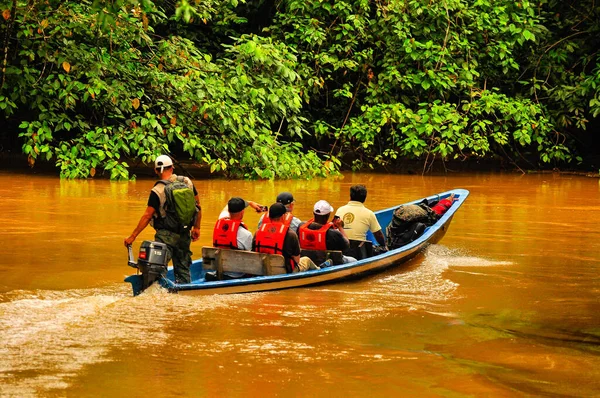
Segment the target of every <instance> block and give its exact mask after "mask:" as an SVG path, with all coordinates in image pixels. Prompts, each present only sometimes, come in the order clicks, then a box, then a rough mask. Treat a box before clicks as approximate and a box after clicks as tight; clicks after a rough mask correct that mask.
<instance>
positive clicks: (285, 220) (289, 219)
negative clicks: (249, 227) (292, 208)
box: [262, 211, 294, 227]
mask: <svg viewBox="0 0 600 398" xmlns="http://www.w3.org/2000/svg"><path fill="white" fill-rule="evenodd" d="M293 218H294V216H293V215H292V213H290V212H289V211H288V212H286V213H285V214H284V215H283V216H282V218H281V220H282V221H281V222H282V223H283V224H285V225H287V226H288V227H289V226H290V225H291V224H292V219H293ZM270 222H271V219H270V218H269V215H268V214H265V216H264V217H263V219H262V225H264V224H268V223H270Z"/></svg>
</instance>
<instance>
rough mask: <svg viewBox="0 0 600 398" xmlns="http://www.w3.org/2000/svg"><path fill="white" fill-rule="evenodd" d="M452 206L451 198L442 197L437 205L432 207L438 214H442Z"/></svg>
mask: <svg viewBox="0 0 600 398" xmlns="http://www.w3.org/2000/svg"><path fill="white" fill-rule="evenodd" d="M450 206H452V202H451V201H450V199H442V200H440V201H439V202H438V203H437V204H436V205H435V206H433V207H432V208H431V210H433V211H434V212H435V214H437V215H438V216H441V215H442V214H444V213H445V212H447V211H448V209H449V208H450Z"/></svg>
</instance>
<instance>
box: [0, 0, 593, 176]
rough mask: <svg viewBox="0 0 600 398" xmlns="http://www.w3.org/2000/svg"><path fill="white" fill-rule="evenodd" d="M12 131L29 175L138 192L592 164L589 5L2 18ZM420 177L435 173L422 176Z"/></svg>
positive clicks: (245, 8) (84, 7) (280, 6)
mask: <svg viewBox="0 0 600 398" xmlns="http://www.w3.org/2000/svg"><path fill="white" fill-rule="evenodd" d="M0 8H1V9H2V10H3V14H2V16H3V18H1V19H0V38H3V39H4V44H5V45H4V52H3V54H4V55H5V57H6V68H3V71H2V86H1V88H0V114H2V115H4V117H5V120H6V122H7V125H14V126H15V127H17V126H18V130H19V132H18V135H19V138H20V140H21V141H20V144H21V145H22V151H23V153H24V154H26V155H27V156H28V158H29V162H30V164H31V165H32V166H33V165H34V164H35V162H36V161H38V160H44V161H52V162H55V163H56V165H57V167H58V168H59V169H60V170H61V175H62V176H64V177H67V178H87V177H90V176H91V177H93V176H94V175H95V174H96V173H97V170H98V172H104V173H106V174H107V175H110V177H111V178H113V179H127V178H131V176H130V174H129V171H128V168H129V165H130V164H131V162H132V161H133V160H137V159H139V160H141V161H144V162H151V160H152V159H153V158H154V157H155V156H157V155H158V154H160V153H164V152H169V153H174V154H176V155H177V156H178V157H187V158H190V159H193V160H195V161H196V162H198V163H202V164H205V165H206V166H207V167H209V168H210V170H211V171H212V172H218V173H222V174H224V175H226V176H228V177H235V178H310V177H312V176H325V175H329V174H331V173H336V172H337V170H338V168H339V167H341V166H342V160H343V161H344V162H346V164H351V165H353V167H356V168H362V167H378V166H384V167H387V166H394V165H395V164H396V163H397V162H398V161H399V160H400V159H403V158H412V159H419V160H421V161H422V162H424V165H425V166H427V164H430V163H431V162H433V161H434V159H442V160H451V159H459V160H465V159H469V158H473V157H477V158H503V159H508V160H509V161H511V162H513V163H515V164H518V163H521V162H523V161H527V162H529V164H535V163H538V164H540V165H543V164H548V165H552V166H556V165H564V164H567V163H568V162H572V161H573V160H575V161H577V162H578V163H582V162H583V161H584V159H582V158H581V156H578V154H577V153H576V152H575V146H574V141H573V140H572V139H571V137H572V136H573V132H574V131H575V132H578V131H579V132H580V131H582V130H583V129H585V128H586V126H587V125H588V124H589V123H590V121H591V120H594V119H596V118H597V116H598V115H599V114H600V89H599V87H600V62H599V61H600V56H599V55H598V52H597V48H598V46H599V44H600V43H598V40H600V39H598V38H599V37H600V35H599V34H598V33H600V32H599V30H600V23H598V18H593V16H594V15H595V16H597V15H598V13H600V6H599V5H596V4H595V2H593V1H591V0H584V1H581V2H576V1H575V0H567V1H566V2H565V1H561V2H559V1H557V0H541V1H540V2H536V3H532V2H530V1H518V2H515V1H512V0H510V1H509V0H497V1H492V0H476V1H472V0H470V1H467V0H441V1H435V2H432V1H429V0H391V1H388V2H370V1H367V0H344V1H334V2H328V1H315V0H311V1H306V0H277V1H272V0H265V1H260V2H250V3H246V2H245V1H240V0H207V1H202V2H200V1H196V0H194V1H190V0H185V1H180V2H177V3H174V2H171V1H160V0H155V1H151V0H115V1H112V2H100V1H96V0H94V1H92V0H87V1H83V2H73V1H57V0H48V1H40V0H34V1H28V2H25V1H16V0H10V1H7V0H3V1H0ZM424 169H425V168H424Z"/></svg>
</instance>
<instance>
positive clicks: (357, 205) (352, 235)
mask: <svg viewBox="0 0 600 398" xmlns="http://www.w3.org/2000/svg"><path fill="white" fill-rule="evenodd" d="M366 200H367V187H365V186H364V185H353V186H352V187H350V202H348V204H347V205H345V206H342V207H340V208H339V209H337V212H336V213H335V215H336V216H338V217H340V218H341V219H342V221H343V222H344V231H345V232H346V234H347V236H348V239H350V240H356V241H364V240H366V239H367V232H368V231H371V232H372V233H373V236H375V239H376V240H377V243H379V244H380V245H381V247H382V248H386V245H385V237H384V236H383V232H381V225H379V221H377V217H376V216H375V213H373V212H372V211H371V210H369V209H367V208H366V207H365V205H364V203H365V201H366Z"/></svg>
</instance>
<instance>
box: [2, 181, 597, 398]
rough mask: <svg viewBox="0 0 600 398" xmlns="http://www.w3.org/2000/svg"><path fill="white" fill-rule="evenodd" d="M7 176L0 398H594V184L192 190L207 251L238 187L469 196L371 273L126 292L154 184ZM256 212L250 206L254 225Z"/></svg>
mask: <svg viewBox="0 0 600 398" xmlns="http://www.w3.org/2000/svg"><path fill="white" fill-rule="evenodd" d="M0 176H1V177H2V180H3V184H2V187H0V198H1V199H2V204H3V211H2V212H1V214H0V223H1V225H2V227H1V228H0V243H1V247H2V253H1V255H0V396H8V397H10V396H15V397H27V396H44V397H54V396H60V397H62V396H73V397H79V396H89V397H92V396H93V397H97V396H111V397H132V396H133V397H141V396H165V397H171V396H178V397H181V396H194V397H270V396H278V397H289V396H293V397H307V396H311V397H328V398H332V397H344V398H346V397H390V396H418V397H447V396H453V397H454V396H486V397H488V396H489V397H504V396H506V397H509V396H510V397H512V396H562V397H581V396H587V397H591V396H600V277H599V272H600V232H599V226H598V225H599V223H600V183H599V182H600V180H598V179H592V178H585V177H578V176H564V175H553V174H544V175H520V174H517V175H515V174H456V175H454V174H452V175H447V176H439V177H436V176H425V177H422V176H408V175H386V174H350V173H349V174H345V175H344V176H342V177H339V178H330V179H325V180H310V181H276V182H270V181H259V182H248V181H226V180H219V179H211V180H195V184H196V187H197V189H198V191H199V194H200V198H201V202H202V209H203V218H202V236H201V238H200V241H199V242H196V243H193V244H192V251H193V252H194V253H195V255H194V257H195V258H196V257H197V256H198V255H199V254H200V253H201V248H202V246H203V245H210V243H211V238H212V229H213V226H214V222H215V220H216V217H217V216H218V214H219V212H220V211H221V209H222V208H223V206H224V205H225V204H226V202H227V200H228V199H229V197H231V196H242V197H244V198H246V199H250V200H254V201H257V202H260V203H263V204H265V205H270V204H271V203H272V202H273V201H274V199H275V197H276V196H277V194H278V192H280V191H284V190H285V191H291V192H293V194H294V196H295V198H296V209H295V214H296V215H297V216H298V217H299V218H300V219H303V220H306V219H307V218H309V217H310V216H311V212H312V206H313V204H314V203H315V202H316V201H317V200H319V199H326V200H328V201H329V202H330V203H331V204H332V205H333V206H334V207H335V208H337V207H339V206H341V205H343V204H345V203H346V202H347V201H348V200H349V197H348V196H349V194H348V191H349V187H350V186H351V185H353V184H356V183H363V184H365V185H366V186H367V188H368V189H369V193H368V197H367V201H366V205H367V206H368V207H369V208H371V209H373V210H377V209H381V208H387V207H391V206H394V205H397V204H401V203H404V202H407V201H410V200H415V199H419V198H421V197H424V196H428V195H430V194H434V193H437V192H442V191H446V190H449V189H452V188H464V189H468V190H469V191H470V192H471V195H470V196H469V198H468V200H467V202H466V203H465V204H464V205H463V206H462V207H461V208H460V210H459V211H458V213H457V214H456V215H455V216H454V219H453V221H452V224H451V225H450V228H449V231H448V233H447V234H446V236H445V237H444V239H442V240H441V241H440V243H439V244H437V245H432V246H430V247H429V248H428V249H427V250H426V251H425V252H424V253H423V254H421V255H419V256H417V257H416V258H414V259H413V260H411V261H409V262H408V263H405V264H403V265H401V266H400V267H398V268H395V269H393V270H390V271H387V272H385V273H382V274H378V275H374V276H370V277H368V278H366V279H362V280H358V281H352V282H345V283H339V284H332V285H325V286H320V287H314V288H303V289H290V290H284V291H276V292H267V293H255V294H243V295H230V296H185V295H175V294H168V293H166V292H164V291H162V290H160V289H154V290H152V291H149V292H146V293H144V294H142V295H140V296H138V297H132V295H131V289H130V286H129V285H128V284H126V283H124V282H123V279H124V278H125V277H126V276H127V275H129V274H130V273H131V271H132V269H131V268H130V267H128V266H127V253H126V250H125V248H124V247H123V238H125V237H126V236H128V235H129V233H130V232H131V231H132V229H133V228H134V226H135V225H136V223H137V222H138V220H139V218H140V216H141V215H142V212H143V211H144V209H145V207H146V200H147V195H148V192H149V189H150V188H151V187H152V184H153V181H152V180H138V181H135V182H109V181H104V180H89V181H65V180H60V179H58V178H55V177H49V176H36V175H34V174H11V173H8V172H5V171H2V172H0ZM258 217H259V216H258V215H257V214H251V213H250V211H247V212H246V217H245V221H246V223H247V224H248V225H249V226H250V228H251V230H252V231H254V230H255V228H256V222H257V221H258ZM152 236H153V233H152V229H151V228H150V227H148V228H147V229H146V231H144V232H143V233H142V234H141V235H140V236H139V237H138V239H137V241H136V242H135V243H134V249H135V250H137V247H139V244H140V243H141V241H142V240H145V239H152Z"/></svg>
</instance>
